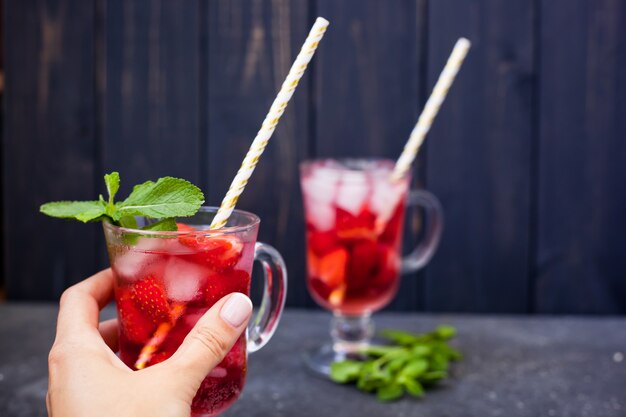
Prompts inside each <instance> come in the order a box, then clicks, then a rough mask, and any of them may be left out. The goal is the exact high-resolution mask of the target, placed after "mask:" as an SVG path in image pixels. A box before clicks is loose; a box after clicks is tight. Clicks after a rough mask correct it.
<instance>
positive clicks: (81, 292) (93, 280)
mask: <svg viewBox="0 0 626 417" xmlns="http://www.w3.org/2000/svg"><path fill="white" fill-rule="evenodd" d="M112 297H113V272H112V271H111V269H105V270H104V271H100V272H98V273H97V274H95V275H94V276H92V277H90V278H87V279H86V280H84V281H82V282H79V283H78V284H76V285H73V286H71V287H70V288H68V289H67V290H65V292H64V293H63V295H62V296H61V302H60V307H59V318H58V322H57V339H59V338H64V337H71V336H72V335H74V334H76V335H78V336H80V334H81V333H80V331H81V330H82V331H84V329H86V328H92V329H94V328H97V327H98V316H99V312H100V309H102V308H103V307H104V306H105V305H107V303H108V302H109V301H110V300H111V298H112Z"/></svg>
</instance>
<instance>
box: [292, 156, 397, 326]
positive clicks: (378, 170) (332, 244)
mask: <svg viewBox="0 0 626 417" xmlns="http://www.w3.org/2000/svg"><path fill="white" fill-rule="evenodd" d="M353 163H354V164H356V166H351V164H350V163H347V164H346V165H342V164H340V163H338V162H337V161H333V160H320V161H314V162H311V163H308V164H304V165H303V167H302V190H303V196H304V208H305V216H306V229H307V239H306V240H307V261H308V262H307V265H308V285H309V291H310V293H311V294H312V296H313V298H314V299H315V300H316V302H318V303H319V304H320V305H322V306H323V307H325V308H327V309H329V310H333V311H335V312H337V313H340V314H344V315H349V316H357V315H362V314H366V313H370V312H373V311H376V310H379V309H380V308H382V307H384V306H385V305H387V304H388V303H389V301H390V300H391V299H392V298H393V296H394V295H395V293H396V291H397V289H398V283H399V275H400V261H401V258H400V250H401V246H402V225H403V219H404V209H405V204H406V195H407V191H408V184H409V178H408V177H404V178H402V179H401V180H399V181H397V182H393V181H392V180H391V179H390V175H391V172H392V169H393V163H392V162H391V161H384V160H378V161H369V162H364V161H360V162H357V161H354V162H353Z"/></svg>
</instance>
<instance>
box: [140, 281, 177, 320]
mask: <svg viewBox="0 0 626 417" xmlns="http://www.w3.org/2000/svg"><path fill="white" fill-rule="evenodd" d="M130 292H131V299H132V300H133V301H134V302H135V305H137V307H139V309H140V310H141V311H142V312H143V313H144V314H145V315H146V316H148V317H150V319H152V322H153V323H154V324H157V325H158V324H161V323H167V322H169V321H170V304H169V302H168V301H167V295H166V292H165V288H164V287H163V285H162V284H161V283H160V282H159V281H158V280H157V279H156V278H155V277H154V275H148V276H147V277H146V278H143V279H142V280H140V281H138V282H136V283H135V284H133V286H132V287H131V290H130Z"/></svg>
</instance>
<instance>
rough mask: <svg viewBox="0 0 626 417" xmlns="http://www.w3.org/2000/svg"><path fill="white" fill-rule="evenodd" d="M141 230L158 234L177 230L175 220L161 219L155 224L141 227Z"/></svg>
mask: <svg viewBox="0 0 626 417" xmlns="http://www.w3.org/2000/svg"><path fill="white" fill-rule="evenodd" d="M142 229H143V230H155V231H159V232H172V231H176V230H178V226H177V225H176V220H174V219H171V218H170V219H163V220H159V221H158V222H156V223H152V224H149V225H147V226H144V227H142Z"/></svg>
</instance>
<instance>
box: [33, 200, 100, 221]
mask: <svg viewBox="0 0 626 417" xmlns="http://www.w3.org/2000/svg"><path fill="white" fill-rule="evenodd" d="M39 211H40V212H42V213H43V214H46V215H48V216H51V217H58V218H61V219H76V220H80V221H81V222H83V223H87V222H90V221H94V220H100V218H101V217H102V216H104V215H106V208H105V205H104V204H103V203H102V202H100V201H55V202H52V203H46V204H43V205H41V207H40V208H39Z"/></svg>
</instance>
